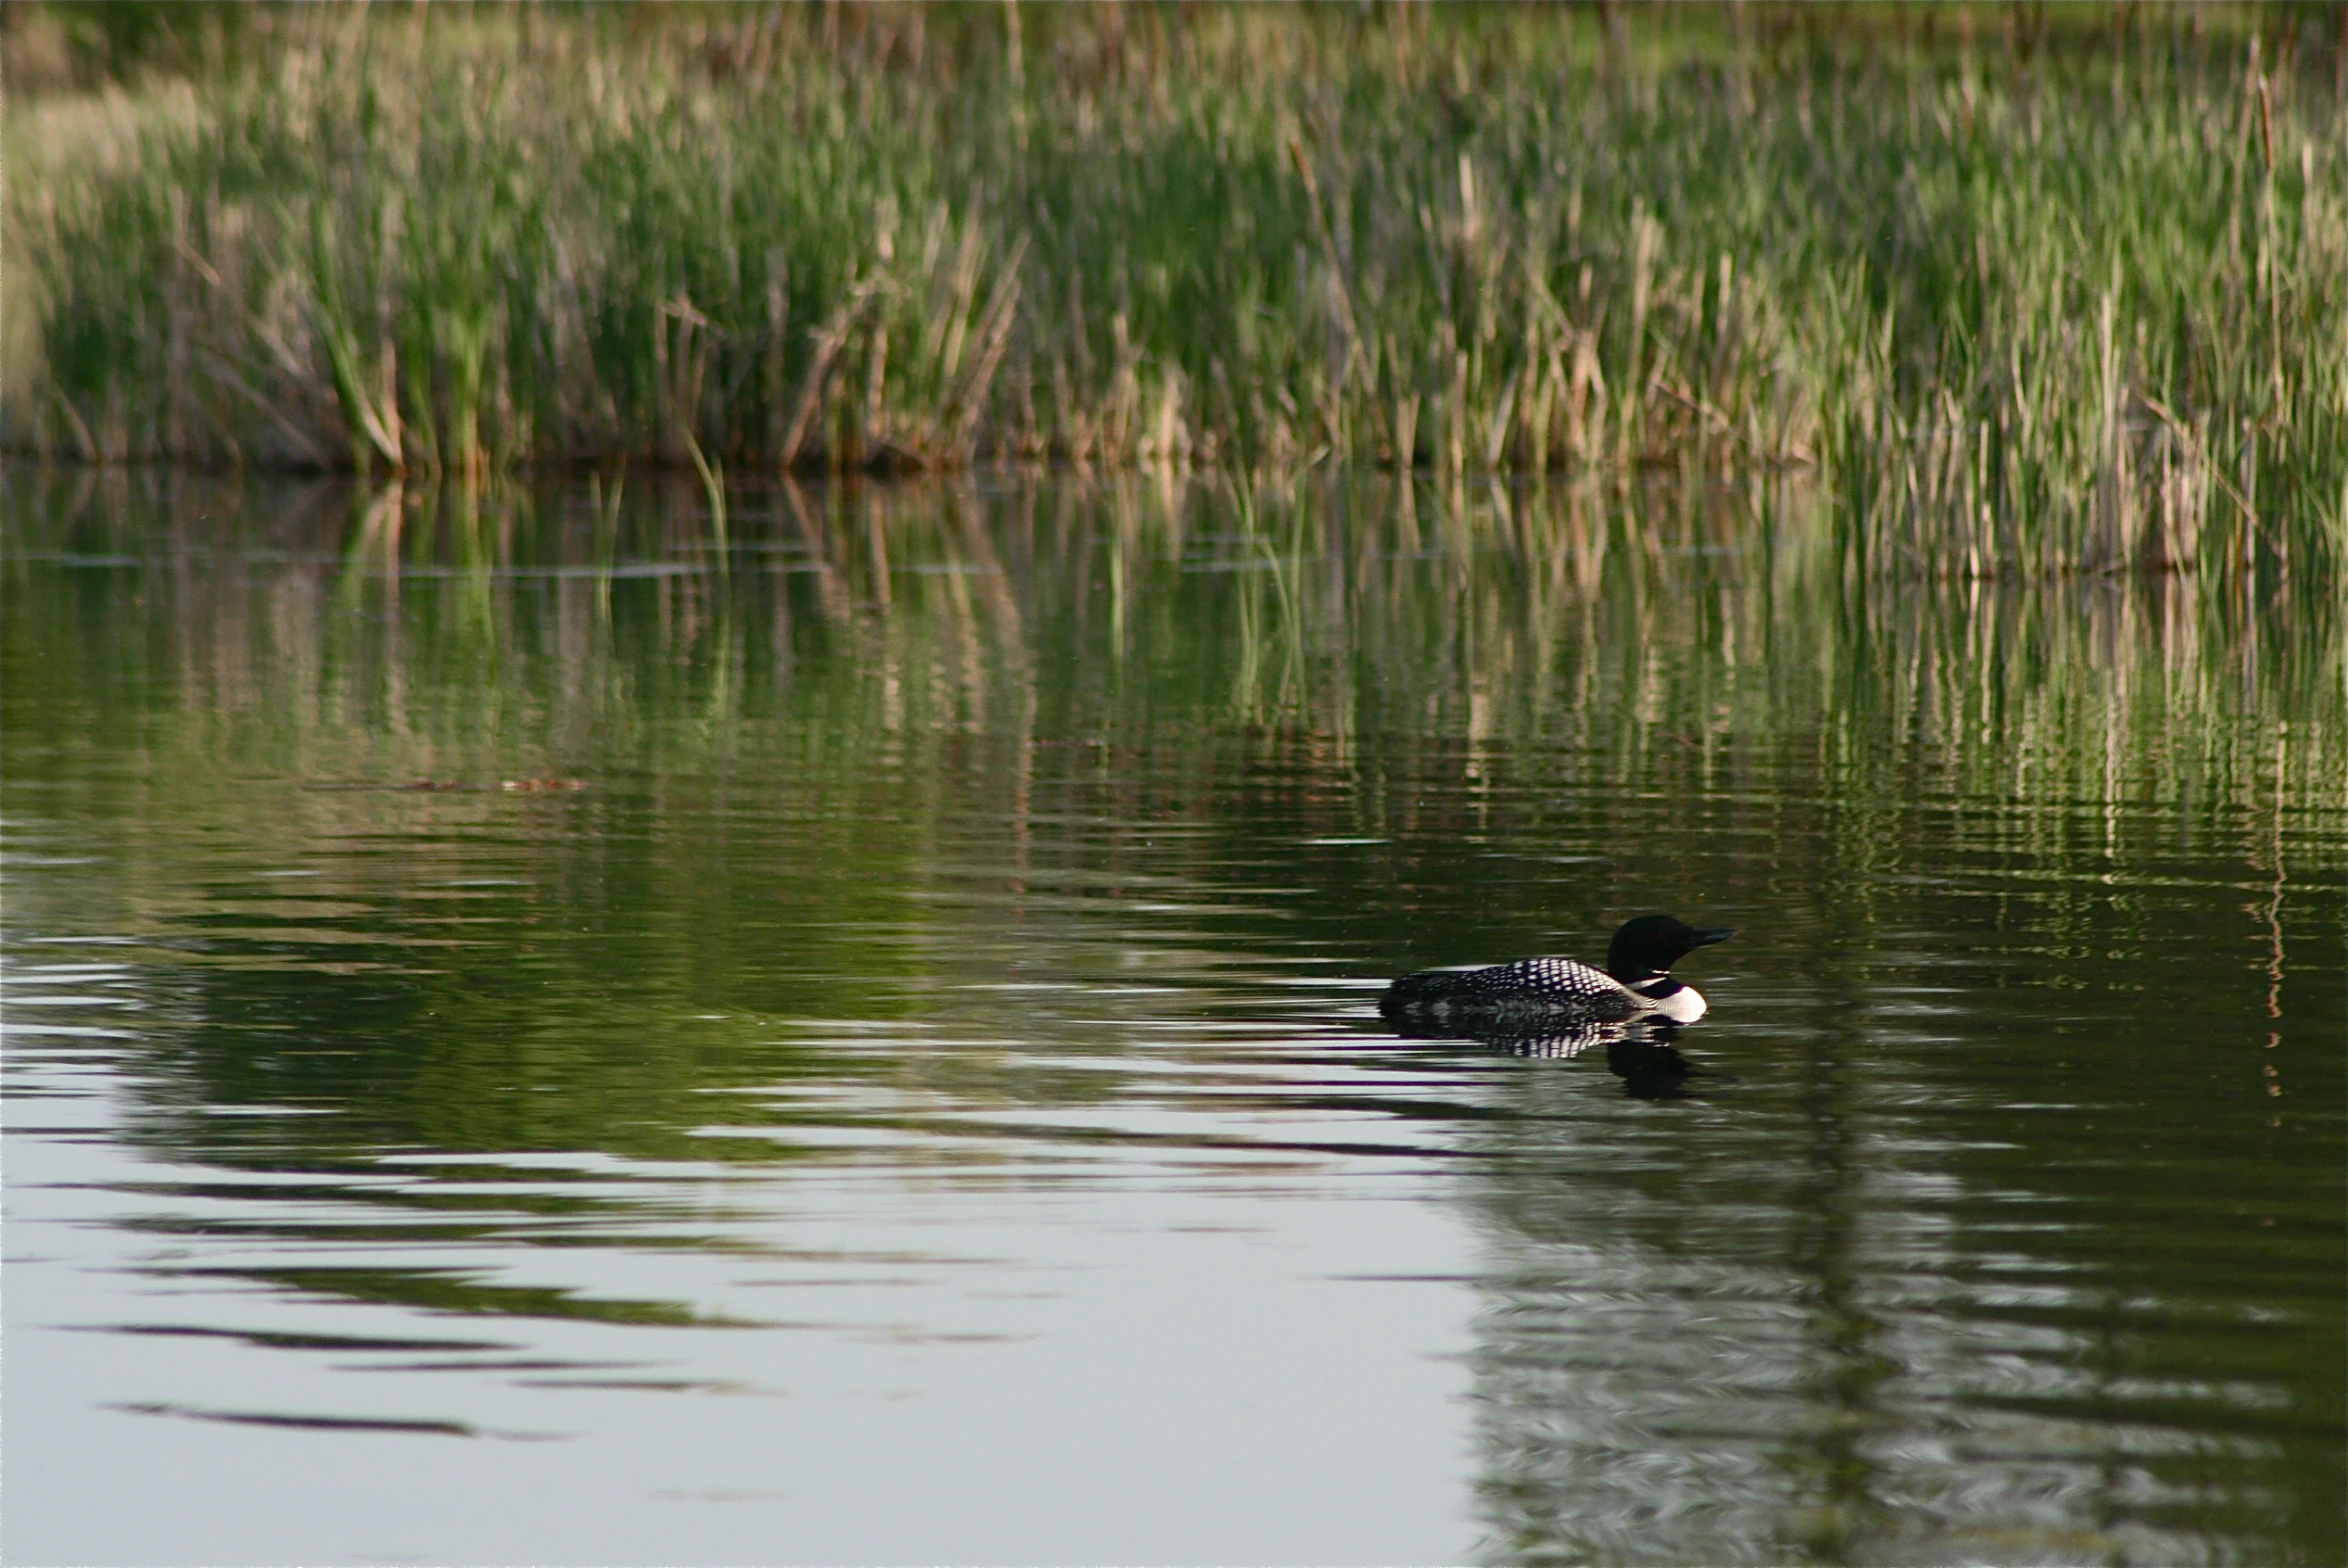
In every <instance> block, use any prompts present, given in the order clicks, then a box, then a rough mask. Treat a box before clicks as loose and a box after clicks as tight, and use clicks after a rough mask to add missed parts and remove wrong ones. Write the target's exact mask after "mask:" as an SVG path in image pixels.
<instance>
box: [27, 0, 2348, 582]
mask: <svg viewBox="0 0 2348 1568" xmlns="http://www.w3.org/2000/svg"><path fill="white" fill-rule="evenodd" d="M105 9H106V8H81V7H70V6H46V7H40V6H34V7H24V6H19V7H11V8H10V10H11V12H12V15H11V17H10V19H9V22H8V26H9V27H10V29H11V30H12V31H11V36H10V38H9V43H10V46H11V52H12V80H13V81H15V82H16V83H17V84H18V85H17V87H16V90H15V91H13V92H12V93H11V95H10V102H9V105H8V110H7V124H6V138H7V151H8V162H9V169H10V175H9V179H8V185H7V192H6V226H7V228H6V236H5V238H6V249H7V254H8V257H9V266H8V269H7V276H6V280H5V281H6V286H7V292H8V297H9V309H8V312H7V314H8V317H9V322H8V328H7V331H8V337H7V340H6V344H5V359H4V370H5V374H4V376H0V447H5V449H6V450H8V451H10V452H11V453H15V454H21V455H24V456H29V457H32V458H34V459H37V460H40V461H44V462H49V461H54V462H80V463H119V462H136V461H165V462H174V463H181V464H189V465H197V466H206V467H226V468H245V469H291V470H318V471H351V472H357V473H361V474H371V475H375V476H379V477H380V476H386V475H394V476H400V475H404V476H407V477H411V478H429V479H434V480H452V479H453V480H456V481H458V482H460V483H468V484H478V483H480V482H483V481H485V480H486V479H488V478H489V477H490V476H492V475H494V474H497V473H500V472H507V471H512V470H517V469H523V468H531V467H570V468H581V469H589V470H608V469H610V468H613V467H615V466H618V465H646V464H650V465H660V466H666V467H674V468H678V469H681V470H684V471H687V472H690V473H694V474H696V475H697V476H698V478H699V480H700V482H701V483H702V484H704V485H705V486H707V487H708V489H709V490H710V492H711V493H712V495H713V496H721V495H722V491H723V488H724V485H725V483H726V481H727V479H728V477H729V476H733V477H742V476H747V475H751V474H757V473H773V472H775V471H778V470H787V471H792V472H800V473H808V472H830V473H848V472H874V473H889V472H903V471H912V470H931V469H956V468H963V467H969V466H972V465H983V464H995V463H1017V464H1030V463H1045V462H1048V463H1056V464H1065V465H1071V466H1075V467H1079V468H1173V469H1198V470H1224V471H1232V472H1247V473H1254V474H1273V473H1279V472H1282V471H1289V472H1293V471H1295V470H1298V469H1301V468H1305V467H1310V466H1313V465H1317V464H1322V463H1330V464H1337V465H1382V466H1386V467H1389V468H1394V469H1410V470H1416V471H1422V472H1426V473H1430V474H1432V475H1434V476H1436V477H1438V478H1442V479H1446V480H1458V479H1462V478H1466V477H1470V476H1473V477H1477V478H1479V479H1481V478H1483V477H1485V476H1498V477H1500V478H1503V479H1513V478H1514V477H1516V476H1525V475H1535V474H1548V473H1555V472H1562V473H1566V474H1572V475H1584V476H1594V477H1598V478H1601V479H1603V480H1605V481H1607V482H1610V483H1618V484H1622V483H1633V482H1635V480H1636V477H1637V476H1638V475H1639V474H1641V473H1642V472H1645V471H1652V470H1661V471H1664V472H1666V473H1668V474H1672V475H1676V476H1678V477H1679V478H1681V479H1682V480H1683V481H1684V480H1690V479H1698V480H1700V479H1704V478H1719V477H1726V476H1738V477H1742V478H1746V479H1750V478H1753V477H1754V476H1774V475H1779V474H1791V475H1797V476H1800V477H1799V482H1801V483H1804V484H1807V485H1812V486H1815V487H1817V488H1818V489H1819V490H1820V492H1821V493H1822V494H1824V495H1826V496H1828V497H1830V498H1831V499H1832V501H1833V503H1834V504H1835V505H1836V507H1837V508H1838V509H1839V510H1840V511H1841V512H1842V513H1844V514H1845V515H1846V516H1847V518H1848V519H1849V520H1850V522H1849V524H1848V526H1849V528H1850V530H1851V538H1852V540H1853V545H1852V548H1853V551H1854V553H1855V554H1857V555H1858V556H1859V557H1860V558H1861V564H1862V565H1863V566H1864V567H1866V568H1867V569H1868V570H1870V571H1892V572H1913V571H1919V570H1923V571H1931V572H1937V573H1940V574H1945V575H1963V576H1993V575H2003V574H2013V573H2022V574H2038V573H2048V572H2062V571H2078V570H2086V571H2109V570H2124V569H2149V570H2194V569H2208V570H2212V571H2216V572H2219V573H2221V574H2224V575H2233V574H2235V573H2238V572H2241V571H2244V570H2247V571H2250V572H2252V573H2253V574H2254V575H2255V574H2264V575H2269V576H2272V575H2276V574H2280V575H2282V576H2284V577H2289V576H2291V575H2293V574H2300V575H2303V576H2306V577H2308V578H2310V579H2311V580H2313V581H2317V582H2321V581H2327V580H2330V579H2332V578H2333V577H2334V576H2335V575H2336V574H2337V572H2338V569H2339V567H2340V565H2341V563H2342V558H2343V556H2348V148H2344V142H2343V128H2344V126H2348V107H2344V106H2348V27H2344V26H2343V25H2342V19H2343V17H2344V16H2348V13H2342V12H2337V11H2332V10H2328V9H2325V8H2310V7H2292V6H2265V7H2255V6H2244V7H2226V6H2177V7H2161V6H2149V5H2140V4H2122V5H2116V6H2105V5H2096V6H2078V7H2061V6H2057V7H2046V6H1997V7H1989V6H1970V7H1965V6H1923V7H1904V6H1885V7H1867V6H1854V7H1834V8H1826V7H1806V6H1771V5H1761V4H1730V5H1726V6H1722V7H1704V8H1698V7H1693V6H1687V7H1657V8H1643V7H1631V6H1621V5H1607V6H1589V7H1569V8H1551V7H1541V6H1521V7H1520V6H1509V7H1497V8H1488V7H1480V6H1457V7H1428V6H1423V5H1407V4H1404V5H1376V6H1343V7H1339V6H1315V7H1284V8H1257V7H1232V6H1212V5H1203V6H1202V5H1184V6H1170V5H1169V6H1155V5H1135V6H1130V7H1105V8H1090V7H1077V6H1068V7H1036V6H1025V7H1022V6H1018V5H1016V4H1005V5H985V6H968V7H955V6H940V7H923V6H897V5H861V6H860V5H847V4H829V5H821V6H789V7H748V6H742V7H733V6H727V7H701V6H689V5H687V6H674V7H633V6H607V7H593V6H590V7H580V8H576V9H574V8H569V7H558V6H550V5H518V6H486V5H483V6H469V5H468V6H450V5H430V6H417V7H413V8H402V9H400V10H398V11H393V10H391V9H390V8H387V7H372V8H348V9H342V8H304V7H289V8H285V9H276V8H265V9H257V10H247V9H245V8H238V7H224V8H217V9H214V8H192V7H191V8H185V9H184V10H181V11H179V12H177V13H176V14H175V16H174V18H173V20H172V22H171V24H170V25H172V26H177V27H179V28H181V29H182V30H183V31H182V35H181V36H182V38H183V41H184V40H187V39H195V40H198V41H200V43H201V44H202V47H201V48H197V47H195V46H194V45H193V44H191V45H189V47H188V49H187V51H186V52H187V53H189V54H190V55H199V54H200V55H201V56H202V60H201V61H200V63H199V65H198V66H197V67H196V68H195V69H194V70H193V71H192V74H191V73H190V72H189V71H188V70H186V69H183V70H182V71H181V72H180V73H179V74H173V73H172V72H171V71H169V70H166V69H164V68H161V67H155V68H150V69H145V70H140V71H119V72H116V73H114V74H113V76H112V77H111V78H110V79H107V80H103V81H98V82H95V83H93V82H91V81H89V80H87V79H84V80H79V81H75V80H72V79H71V77H72V73H71V72H70V71H67V70H64V69H63V68H62V67H61V68H60V70H59V72H58V73H57V80H55V81H53V82H49V83H46V84H44V85H39V86H38V89H37V90H34V89H29V88H27V87H26V86H24V85H23V84H24V83H25V82H26V81H27V80H28V79H30V77H29V76H28V72H27V71H26V70H25V69H24V67H23V65H22V63H21V62H22V60H23V59H24V58H25V57H26V55H27V52H28V51H29V50H30V49H31V48H32V45H31V44H30V43H28V39H36V40H37V38H38V37H39V36H41V35H40V29H42V28H44V27H45V28H48V29H50V30H51V31H52V33H54V35H55V38H57V39H61V40H70V39H71V38H72V37H74V36H75V34H74V28H75V27H77V26H83V25H85V24H87V23H88V22H89V13H90V12H92V11H97V12H104V11H105ZM114 9H115V11H117V12H120V13H132V12H142V11H144V10H147V9H150V8H141V7H121V8H114ZM165 9H168V8H165ZM108 25H112V26H115V27H116V28H117V29H121V28H122V27H123V25H124V24H123V23H122V22H121V21H120V19H119V17H116V18H115V19H113V20H112V21H111V22H109V23H108ZM159 25H161V24H159ZM207 28H208V29H209V31H207V30H206V29H207ZM166 30H167V32H168V28H167V29H166ZM64 48H65V45H64V44H63V43H59V44H57V46H56V49H57V50H58V51H62V50H64ZM53 52H55V51H53ZM717 511H718V514H719V515H720V516H721V517H722V515H723V506H722V502H721V504H720V505H719V506H718V507H717Z"/></svg>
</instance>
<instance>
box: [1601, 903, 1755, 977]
mask: <svg viewBox="0 0 2348 1568" xmlns="http://www.w3.org/2000/svg"><path fill="white" fill-rule="evenodd" d="M1735 935H1736V931H1735V929H1734V928H1733V927H1729V926H1691V925H1686V924H1684V923H1682V922H1680V921H1677V920H1674V919H1673V918H1672V917H1671V916H1669V915H1641V916H1639V918H1638V919H1636V920H1630V921H1626V922H1624V924H1623V928H1622V929H1621V930H1620V931H1617V932H1615V933H1614V945H1613V946H1611V947H1609V948H1608V949H1607V950H1606V972H1607V973H1608V974H1610V975H1612V976H1614V978H1615V979H1617V980H1620V981H1621V982H1622V983H1623V984H1624V985H1632V984H1635V983H1636V982H1638V981H1641V980H1652V979H1654V978H1655V977H1656V976H1657V975H1659V974H1664V973H1666V972H1668V971H1669V970H1670V968H1671V966H1672V965H1673V964H1676V963H1678V962H1679V961H1680V960H1681V959H1683V958H1685V957H1687V956H1688V955H1689V954H1690V953H1692V952H1694V951H1695V950H1696V949H1697V948H1699V947H1709V946H1711V945H1712V944H1713V943H1715V942H1725V941H1727V940H1728V939H1729V938H1730V937H1732V936H1735Z"/></svg>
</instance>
